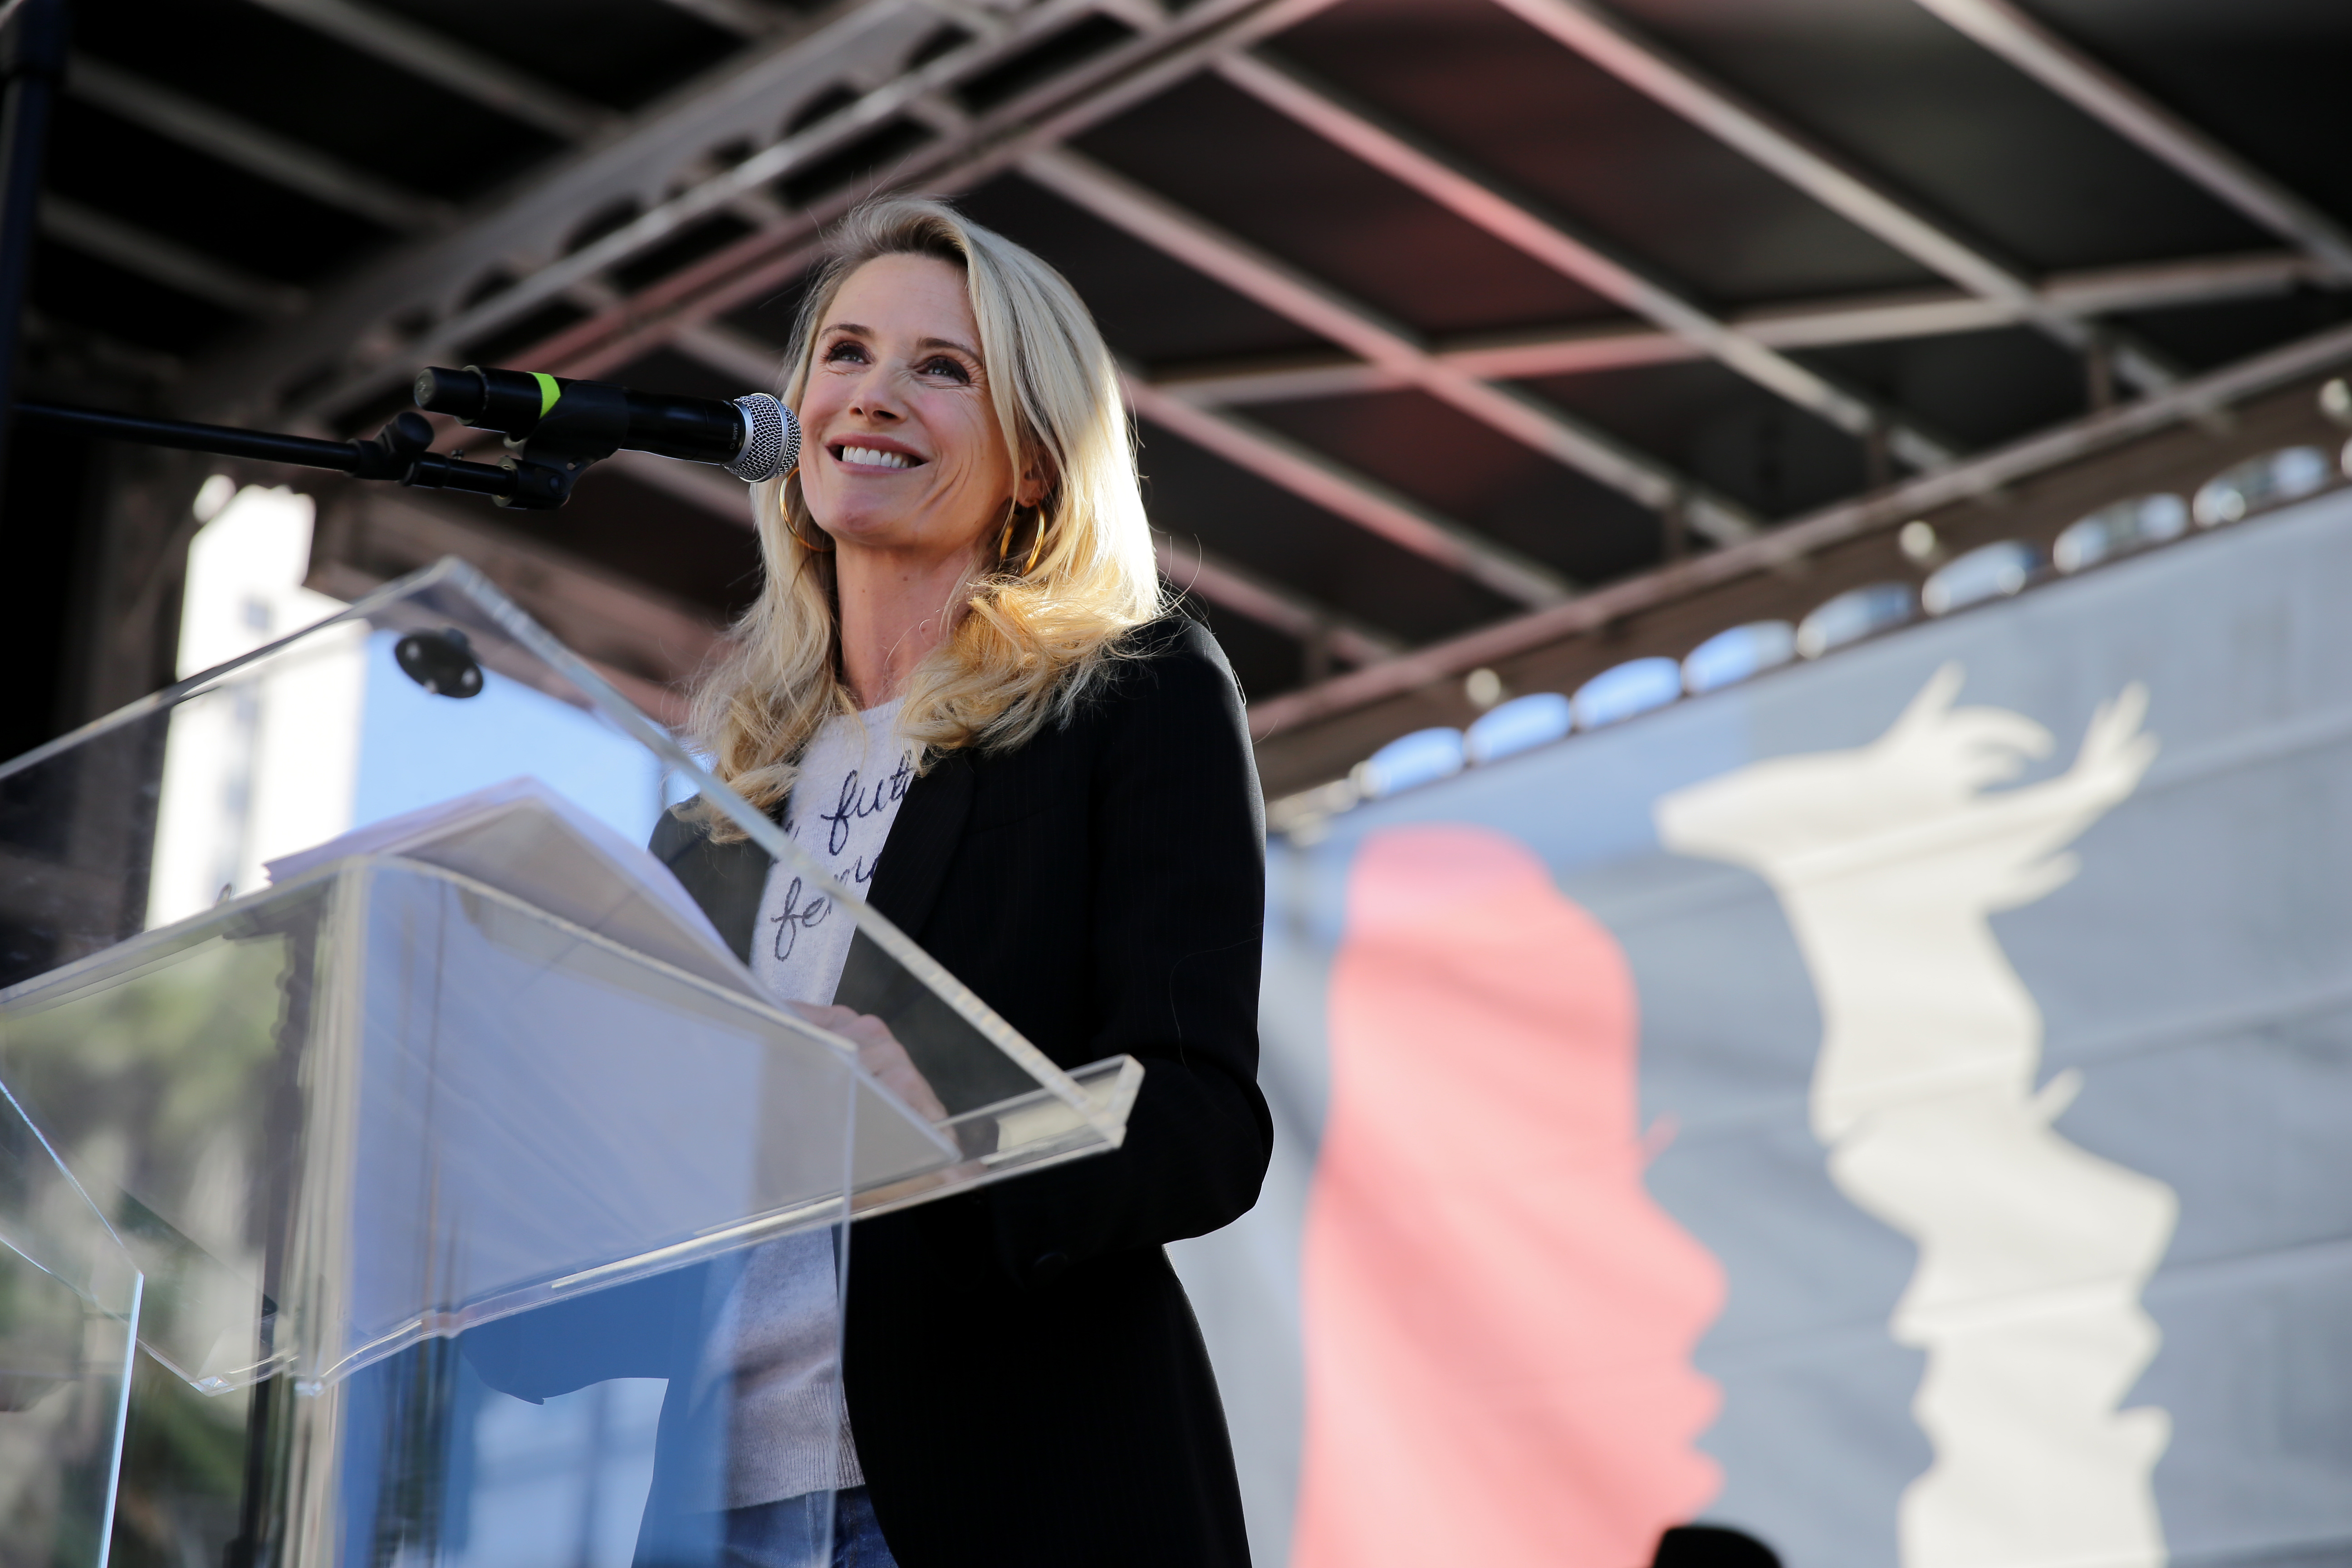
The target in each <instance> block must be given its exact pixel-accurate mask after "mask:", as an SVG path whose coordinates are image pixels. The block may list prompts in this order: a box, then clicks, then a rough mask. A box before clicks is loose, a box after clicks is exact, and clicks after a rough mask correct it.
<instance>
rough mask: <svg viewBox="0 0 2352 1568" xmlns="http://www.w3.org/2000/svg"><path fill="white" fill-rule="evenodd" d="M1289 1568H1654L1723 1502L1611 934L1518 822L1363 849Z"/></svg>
mask: <svg viewBox="0 0 2352 1568" xmlns="http://www.w3.org/2000/svg"><path fill="white" fill-rule="evenodd" d="M1329 1017H1330V1024H1329V1033H1330V1059H1331V1104H1330V1115H1329V1119H1328V1122H1327V1124H1326V1128H1325V1131H1324V1137H1323V1146H1322V1152H1321V1158H1320V1160H1319V1162H1318V1165H1317V1168H1316V1174H1315V1186H1314V1192H1313V1194H1312V1197H1311V1199H1310V1201H1309V1204H1308V1207H1307V1236H1306V1241H1305V1256H1304V1258H1303V1261H1302V1272H1303V1288H1304V1295H1305V1308H1304V1310H1305V1331H1306V1349H1307V1424H1306V1453H1305V1456H1304V1459H1303V1462H1302V1474H1301V1478H1300V1483H1299V1499H1298V1511H1297V1540H1296V1543H1295V1548H1294V1552H1293V1555H1292V1568H1389V1565H1391V1564H1394V1565H1395V1568H1405V1565H1407V1564H1410V1565H1412V1568H1426V1565H1427V1564H1430V1563H1465V1564H1475V1565H1476V1568H1519V1565H1521V1564H1524V1565H1526V1568H1538V1565H1540V1568H1638V1565H1640V1564H1643V1563H1647V1562H1648V1561H1649V1557H1650V1552H1651V1550H1652V1548H1653V1547H1654V1544H1655V1543H1656V1541H1657V1537H1658V1532H1659V1531H1661V1530H1663V1529H1664V1528H1665V1527H1666V1526H1667V1525H1670V1524H1675V1523H1679V1522H1682V1521H1686V1520H1688V1519H1690V1518H1691V1516H1692V1515H1693V1514H1694V1513H1695V1512H1696V1510H1698V1509H1699V1508H1700V1507H1702V1506H1703V1505H1704V1504H1705V1503H1706V1501H1707V1500H1708V1499H1710V1498H1711V1497H1713V1496H1714V1495H1715V1493H1716V1491H1717V1488H1718V1487H1719V1485H1720V1481H1721V1476H1720V1472H1719V1471H1718V1469H1717V1466H1716V1464H1715V1462H1714V1461H1713V1460H1712V1459H1710V1458H1707V1457H1706V1455H1704V1454H1701V1453H1700V1452H1699V1451H1698V1450H1697V1449H1696V1447H1693V1442H1694V1439H1696V1437H1697V1436H1698V1435H1699V1434H1700V1433H1701V1432H1702V1431H1704V1430H1705V1429H1706V1426H1707V1424H1708V1422H1709V1421H1711V1420H1712V1419H1713V1418H1714V1415H1715V1412H1716V1408H1717V1390H1716V1386H1715V1384H1713V1383H1711V1382H1710V1381H1708V1380H1707V1379H1706V1378H1704V1377H1702V1376H1700V1375H1699V1374H1698V1373H1697V1372H1696V1371H1695V1370H1693V1368H1692V1366H1691V1362H1690V1357H1691V1350H1692V1347H1693V1346H1694V1345H1695V1344H1696V1342H1697V1340H1698V1337H1699V1335H1700V1334H1701V1333H1703V1332H1704V1331H1706V1326H1707V1325H1708V1324H1709V1323H1710V1322H1712V1321H1714V1319H1715V1316H1716V1314H1717V1312H1718V1311H1720V1310H1721V1309H1722V1305H1723V1295H1724V1283H1723V1270H1722V1268H1721V1266H1720V1265H1719V1264H1718V1263H1717V1261H1716V1259H1715V1258H1714V1257H1713V1256H1712V1255H1710V1254H1709V1253H1708V1252H1707V1251H1706V1249H1705V1248H1703V1247H1700V1246H1699V1245H1698V1243H1697V1242H1696V1240H1694V1239H1693V1238H1692V1237H1690V1236H1689V1235H1688V1234H1686V1233H1685V1231H1683V1230H1682V1229H1681V1227H1680V1226H1677V1225H1675V1222H1674V1220H1673V1219H1672V1218H1671V1217H1670V1216H1669V1215H1667V1214H1666V1213H1665V1211H1664V1210H1663V1209H1661V1208H1660V1207H1659V1206H1658V1205H1656V1204H1655V1203H1654V1202H1653V1201H1652V1199H1651V1197H1650V1195H1649V1194H1648V1192H1647V1191H1646V1190H1645V1189H1644V1187H1643V1184H1642V1171H1643V1163H1644V1162H1645V1158H1646V1156H1645V1153H1644V1151H1643V1147H1642V1142H1641V1138H1640V1132H1639V1129H1638V1126H1637V1120H1636V1119H1637V1115H1638V1107H1637V1101H1636V1094H1635V1068H1636V1051H1637V1039H1638V1024H1637V1018H1636V1008H1635V1003H1634V995H1633V980H1632V977H1631V975H1630V973H1628V971H1627V969H1626V965H1625V958H1624V954H1623V952H1622V951H1621V950H1620V949H1619V947H1618V945H1617V943H1616V941H1615V940H1614V939H1613V938H1612V936H1611V935H1610V934H1609V932H1608V931H1606V930H1605V929H1604V928H1603V927H1602V926H1601V924H1600V923H1599V922H1598V921H1595V920H1593V919H1592V917H1591V916H1590V915H1588V914H1586V913H1585V912H1584V911H1583V910H1580V909H1579V908H1578V907H1577V906H1576V905H1575V904H1573V903H1571V902H1570V901H1569V900H1567V899H1565V898H1563V897H1561V896H1560V893H1559V889H1556V888H1555V887H1553V885H1552V881H1551V878H1550V876H1549V874H1548V873H1547V871H1546V870H1545V868H1544V866H1543V864H1542V862H1541V861H1539V860H1538V859H1537V858H1535V856H1534V855H1532V854H1530V853H1529V852H1528V850H1527V849H1526V847H1523V846H1522V845H1520V844H1518V843H1517V841H1515V840H1513V839H1511V838H1508V837H1504V836H1503V835H1500V834H1497V833H1493V832H1489V831H1486V830H1484V829H1480V828H1474V827H1455V826H1430V827H1414V828H1407V829H1401V830H1397V831H1393V832H1388V833H1382V834H1379V835H1376V836H1374V837H1371V838H1370V839H1368V840H1367V841H1366V842H1365V844H1364V846H1363V847H1362V848H1361V849H1360V851H1359V853H1358V855H1357V857H1356V860H1355V864H1354V866H1353V868H1352V875H1351V878H1350V880H1349V888H1348V928H1347V932H1346V934H1345V936H1344V937H1343V939H1342V941H1341V943H1340V947H1339V955H1338V958H1337V960H1336V962H1335V963H1334V964H1333V967H1332V973H1331V999H1330V1015H1329Z"/></svg>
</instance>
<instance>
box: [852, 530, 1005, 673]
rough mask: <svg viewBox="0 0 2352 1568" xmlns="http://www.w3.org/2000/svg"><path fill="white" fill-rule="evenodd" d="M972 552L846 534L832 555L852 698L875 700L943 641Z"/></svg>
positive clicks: (958, 612) (957, 616)
mask: <svg viewBox="0 0 2352 1568" xmlns="http://www.w3.org/2000/svg"><path fill="white" fill-rule="evenodd" d="M976 564H977V563H976V562H975V561H974V559H973V558H972V556H971V552H967V551H958V552H955V553H953V554H950V555H918V554H915V553H913V552H906V551H897V550H872V549H867V548H865V547H863V546H860V545H856V544H852V543H848V542H844V543H843V544H842V545H841V546H840V547H839V548H838V550H837V551H836V552H835V557H834V583H835V589H836V591H837V592H838V594H839V596H840V605H841V668H842V674H843V676H844V677H845V679H847V680H848V682H849V690H850V694H851V695H852V696H853V697H855V698H856V700H857V706H858V707H859V708H861V709H864V708H877V707H879V706H881V705H882V704H883V703H885V702H887V701H889V700H891V699H892V698H894V697H897V696H898V694H899V693H900V692H902V691H904V690H905V689H906V687H907V678H908V676H909V675H911V674H912V673H913V672H914V668H915V667H916V666H917V665H919V664H920V663H922V662H923V660H924V659H925V658H928V657H929V654H930V652H931V650H932V649H933V648H935V647H939V646H940V644H941V643H943V642H945V641H946V640H947V639H948V637H949V636H950V634H952V633H953V632H954V630H955V628H956V624H957V622H958V621H960V620H961V618H962V616H963V614H964V608H965V605H964V598H965V595H964V587H965V584H967V583H968V582H969V581H970V578H971V572H972V569H973V568H974V566H975V565H976Z"/></svg>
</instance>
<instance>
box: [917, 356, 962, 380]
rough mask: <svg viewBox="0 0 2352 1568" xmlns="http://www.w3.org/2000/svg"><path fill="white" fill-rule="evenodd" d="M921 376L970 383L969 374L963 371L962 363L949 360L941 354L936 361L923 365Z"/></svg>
mask: <svg viewBox="0 0 2352 1568" xmlns="http://www.w3.org/2000/svg"><path fill="white" fill-rule="evenodd" d="M923 374H925V375H938V376H945V377H946V378H947V379H948V380H950V381H970V380H971V372H970V371H967V370H966V369H964V367H963V364H962V362H961V361H959V360H951V359H950V358H948V357H947V356H946V355H945V354H941V355H940V357H939V358H937V359H934V360H929V361H927V362H926V363H924V365H923Z"/></svg>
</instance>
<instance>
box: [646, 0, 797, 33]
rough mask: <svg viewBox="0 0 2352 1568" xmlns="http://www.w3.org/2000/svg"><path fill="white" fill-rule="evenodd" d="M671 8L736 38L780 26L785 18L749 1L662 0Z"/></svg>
mask: <svg viewBox="0 0 2352 1568" xmlns="http://www.w3.org/2000/svg"><path fill="white" fill-rule="evenodd" d="M662 3H663V4H664V5H667V6H669V7H670V8H671V9H672V10H675V11H683V12H685V13H686V14H687V15H688V16H692V17H694V18H695V19H696V20H698V21H701V22H708V23H709V24H710V26H714V27H717V28H719V30H721V31H722V32H729V33H732V34H734V35H735V36H736V37H740V38H756V37H759V36H760V35H761V34H762V33H772V32H773V31H775V30H776V28H778V27H780V26H782V25H783V23H784V21H785V19H786V18H785V17H784V16H783V15H782V13H780V12H776V11H772V10H770V9H769V8H768V7H767V6H765V5H756V4H754V3H753V0H662Z"/></svg>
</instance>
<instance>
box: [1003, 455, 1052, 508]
mask: <svg viewBox="0 0 2352 1568" xmlns="http://www.w3.org/2000/svg"><path fill="white" fill-rule="evenodd" d="M1053 488H1054V459H1053V458H1050V457H1047V456H1046V455H1045V453H1044V452H1038V453H1036V454H1034V456H1032V457H1031V458H1030V459H1029V464H1028V466H1027V467H1026V468H1023V469H1022V470H1021V482H1020V483H1019V484H1017V485H1015V486H1013V502H1014V504H1015V505H1018V506H1024V507H1026V506H1035V505H1036V504H1037V503H1038V502H1040V501H1042V500H1045V492H1046V491H1047V490H1050V489H1053Z"/></svg>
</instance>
